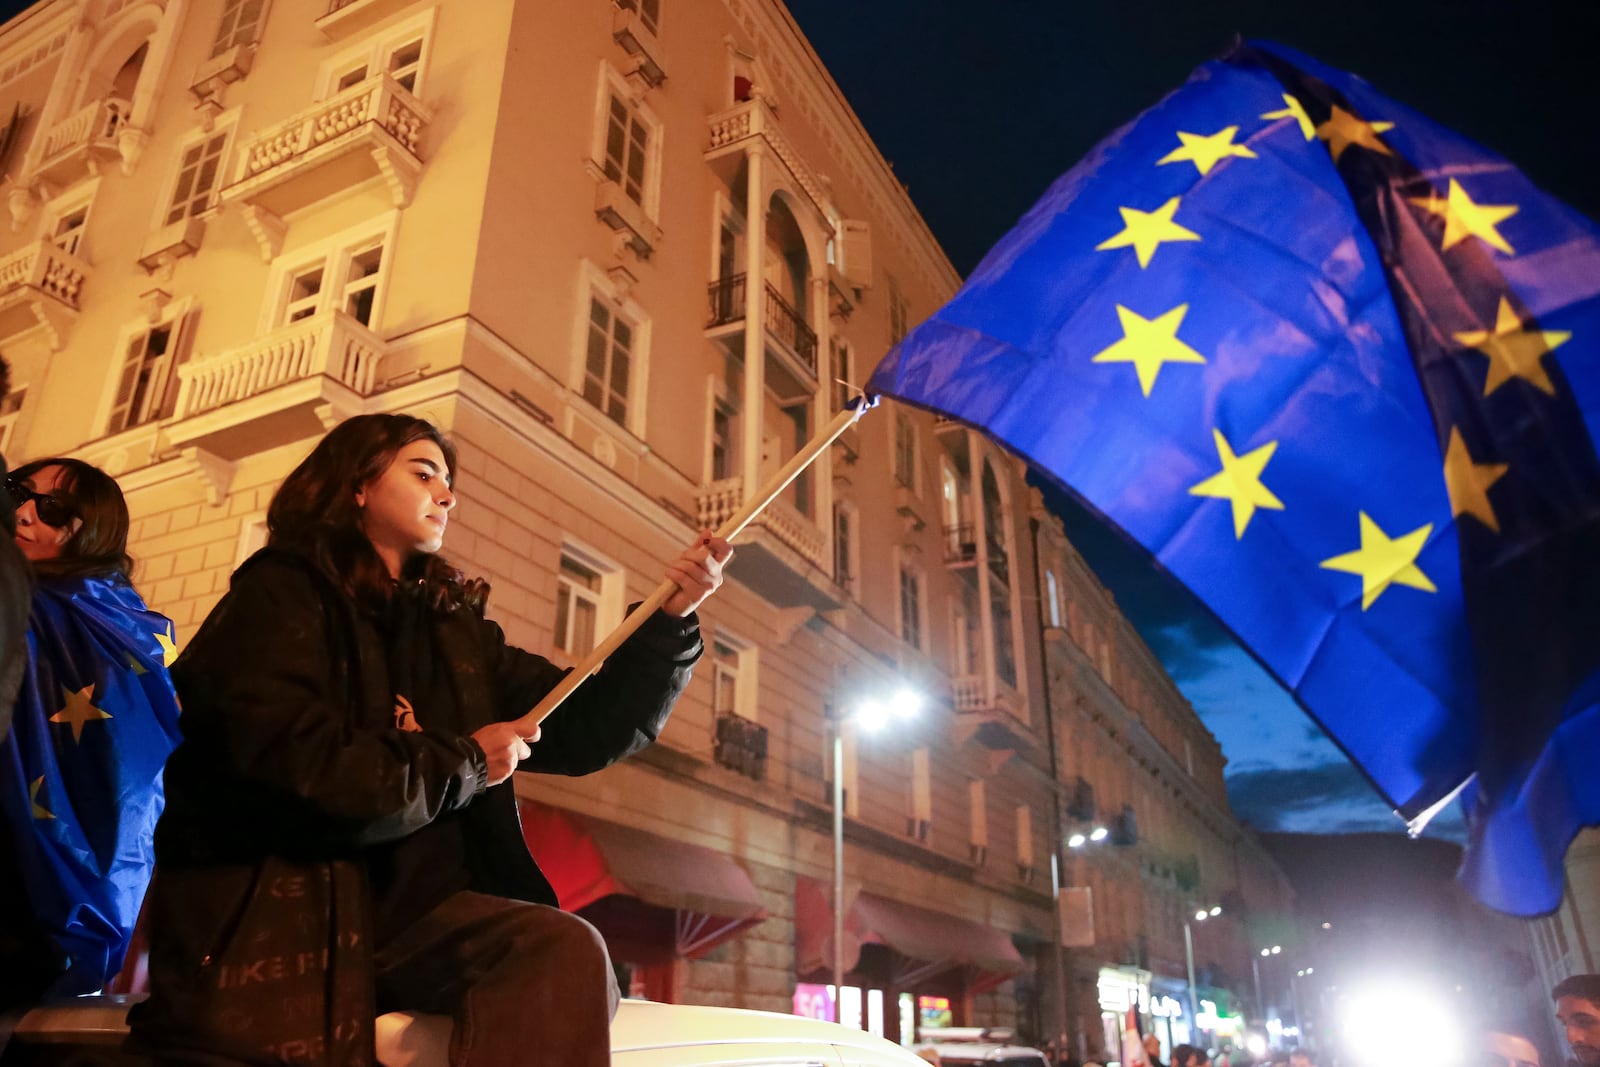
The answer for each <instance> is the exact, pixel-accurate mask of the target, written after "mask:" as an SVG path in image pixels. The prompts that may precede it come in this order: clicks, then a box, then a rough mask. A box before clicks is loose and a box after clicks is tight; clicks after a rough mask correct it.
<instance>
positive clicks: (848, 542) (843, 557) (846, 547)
mask: <svg viewBox="0 0 1600 1067" xmlns="http://www.w3.org/2000/svg"><path fill="white" fill-rule="evenodd" d="M857 574H858V570H857V567H856V511H855V508H853V507H851V506H850V505H848V504H835V505H834V506H833V580H834V581H836V582H838V583H839V584H840V585H841V586H843V587H844V589H845V591H846V592H848V593H849V594H850V595H851V596H855V595H856V576H857Z"/></svg>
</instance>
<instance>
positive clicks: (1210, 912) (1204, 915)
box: [1183, 904, 1222, 1019]
mask: <svg viewBox="0 0 1600 1067" xmlns="http://www.w3.org/2000/svg"><path fill="white" fill-rule="evenodd" d="M1221 914H1222V905H1220V904H1213V905H1211V906H1210V907H1209V908H1207V907H1198V908H1195V909H1194V921H1195V922H1197V923H1203V922H1205V921H1206V920H1207V919H1209V918H1211V917H1212V916H1214V915H1221ZM1183 954H1184V959H1185V962H1187V963H1188V964H1189V1016H1190V1018H1193V1019H1198V1018H1200V998H1199V995H1198V993H1197V992H1196V990H1195V985H1194V934H1193V933H1192V932H1191V931H1190V929H1189V920H1188V919H1184V920H1183Z"/></svg>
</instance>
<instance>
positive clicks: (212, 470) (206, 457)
mask: <svg viewBox="0 0 1600 1067" xmlns="http://www.w3.org/2000/svg"><path fill="white" fill-rule="evenodd" d="M179 455H181V456H182V458H183V461H184V462H185V463H186V464H188V465H189V467H190V469H191V471H192V473H193V474H194V475H195V476H196V477H198V478H199V479H200V484H201V485H202V486H204V487H205V491H206V502H207V503H208V504H210V505H211V506H212V507H214V508H216V507H222V506H223V505H224V504H226V503H227V502H228V490H229V488H230V487H231V486H232V485H233V476H234V475H235V474H236V473H238V470H239V464H238V463H235V462H232V461H229V460H226V459H223V458H222V457H221V456H218V455H216V454H215V453H212V452H208V451H206V450H205V449H203V448H200V447H197V446H196V447H190V448H185V449H184V450H183V451H182V452H181V453H179Z"/></svg>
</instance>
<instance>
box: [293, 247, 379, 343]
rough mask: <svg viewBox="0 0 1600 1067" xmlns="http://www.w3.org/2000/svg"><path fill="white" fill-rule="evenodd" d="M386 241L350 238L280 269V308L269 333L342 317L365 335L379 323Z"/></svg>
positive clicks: (298, 255)
mask: <svg viewBox="0 0 1600 1067" xmlns="http://www.w3.org/2000/svg"><path fill="white" fill-rule="evenodd" d="M387 242H388V236H387V235H384V236H378V235H374V234H373V233H372V232H371V230H370V228H369V229H368V230H367V232H366V233H365V234H362V233H360V232H356V233H352V234H349V235H346V236H343V237H339V238H335V239H333V240H332V241H330V242H329V243H328V244H325V245H323V246H321V248H320V249H319V250H317V251H314V252H312V253H311V254H310V255H306V254H305V253H297V257H298V258H297V261H294V262H290V263H287V264H285V265H284V266H283V267H281V268H279V272H278V278H279V279H280V281H279V282H278V285H277V289H276V291H277V293H278V304H277V309H276V311H275V312H274V313H273V315H272V319H271V323H270V324H269V325H268V327H267V328H268V329H275V328H277V327H280V326H287V325H289V324H290V323H294V322H300V321H302V320H304V319H309V318H311V317H312V316H314V315H324V314H329V313H332V312H336V311H342V312H344V313H345V314H346V315H348V316H350V317H351V318H352V319H354V320H355V321H357V322H359V323H360V324H361V325H363V326H365V327H367V328H368V329H369V330H375V329H377V328H378V324H379V322H380V321H381V319H382V310H381V309H382V305H383V292H384V285H383V283H384V278H385V270H384V269H385V267H386V265H387V263H386V260H387V258H388V257H387V253H386V251H385V247H386V245H387Z"/></svg>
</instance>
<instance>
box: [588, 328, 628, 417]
mask: <svg viewBox="0 0 1600 1067" xmlns="http://www.w3.org/2000/svg"><path fill="white" fill-rule="evenodd" d="M633 350H634V325H633V323H632V322H630V321H629V320H628V319H627V318H626V317H625V316H624V315H623V314H622V313H621V312H620V311H618V310H617V309H616V308H614V307H612V306H611V304H610V303H608V302H607V301H606V300H604V299H602V298H601V297H599V296H591V297H590V298H589V342H588V346H587V348H586V350H585V356H584V367H583V398H584V399H585V400H587V401H588V402H589V403H591V404H593V405H594V406H595V407H596V408H598V409H599V410H601V411H603V412H605V414H606V415H607V416H608V417H610V418H611V419H612V420H613V421H615V422H617V423H618V424H620V425H623V426H626V425H627V424H628V396H629V385H630V382H629V376H630V374H631V373H632V369H633Z"/></svg>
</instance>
